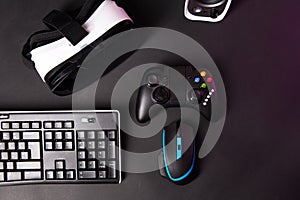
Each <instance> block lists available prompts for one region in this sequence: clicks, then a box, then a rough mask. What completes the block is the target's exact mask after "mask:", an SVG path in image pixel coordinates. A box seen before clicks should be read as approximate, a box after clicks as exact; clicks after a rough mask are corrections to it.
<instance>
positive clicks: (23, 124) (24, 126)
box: [22, 122, 30, 129]
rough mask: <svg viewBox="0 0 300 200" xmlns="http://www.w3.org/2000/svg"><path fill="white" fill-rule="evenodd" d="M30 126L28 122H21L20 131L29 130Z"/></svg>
mask: <svg viewBox="0 0 300 200" xmlns="http://www.w3.org/2000/svg"><path fill="white" fill-rule="evenodd" d="M29 127H30V125H29V123H28V122H23V123H22V129H29Z"/></svg>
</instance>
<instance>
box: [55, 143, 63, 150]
mask: <svg viewBox="0 0 300 200" xmlns="http://www.w3.org/2000/svg"><path fill="white" fill-rule="evenodd" d="M55 149H56V150H62V149H63V146H62V142H55Z"/></svg>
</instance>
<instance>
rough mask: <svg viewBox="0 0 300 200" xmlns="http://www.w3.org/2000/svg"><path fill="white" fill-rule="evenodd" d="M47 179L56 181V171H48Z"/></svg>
mask: <svg viewBox="0 0 300 200" xmlns="http://www.w3.org/2000/svg"><path fill="white" fill-rule="evenodd" d="M46 179H48V180H52V179H54V171H46Z"/></svg>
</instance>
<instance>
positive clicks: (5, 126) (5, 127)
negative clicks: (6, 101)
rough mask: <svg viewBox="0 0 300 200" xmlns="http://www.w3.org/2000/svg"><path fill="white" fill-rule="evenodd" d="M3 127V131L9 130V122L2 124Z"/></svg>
mask: <svg viewBox="0 0 300 200" xmlns="http://www.w3.org/2000/svg"><path fill="white" fill-rule="evenodd" d="M1 127H2V129H9V123H8V122H2V124H1Z"/></svg>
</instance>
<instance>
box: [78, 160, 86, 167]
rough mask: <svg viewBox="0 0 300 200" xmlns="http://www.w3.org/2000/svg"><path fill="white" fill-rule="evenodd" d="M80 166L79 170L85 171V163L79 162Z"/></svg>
mask: <svg viewBox="0 0 300 200" xmlns="http://www.w3.org/2000/svg"><path fill="white" fill-rule="evenodd" d="M78 166H79V169H85V167H86V166H85V161H79V162H78Z"/></svg>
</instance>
